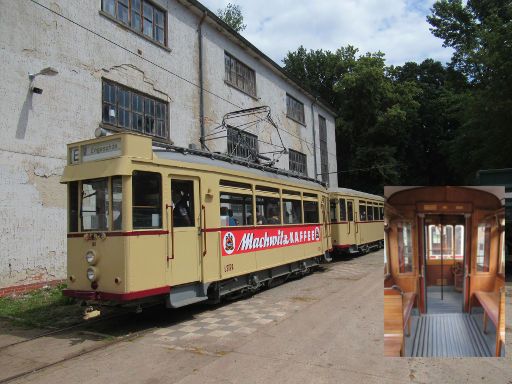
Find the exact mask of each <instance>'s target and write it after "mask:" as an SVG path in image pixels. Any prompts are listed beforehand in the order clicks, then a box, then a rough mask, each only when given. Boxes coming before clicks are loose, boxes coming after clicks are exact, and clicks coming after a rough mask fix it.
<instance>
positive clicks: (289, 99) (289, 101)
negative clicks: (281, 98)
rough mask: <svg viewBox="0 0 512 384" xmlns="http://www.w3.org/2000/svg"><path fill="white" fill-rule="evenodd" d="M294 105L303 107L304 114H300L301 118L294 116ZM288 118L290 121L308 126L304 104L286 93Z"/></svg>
mask: <svg viewBox="0 0 512 384" xmlns="http://www.w3.org/2000/svg"><path fill="white" fill-rule="evenodd" d="M292 103H296V104H298V105H301V106H302V112H301V113H299V115H301V116H297V117H295V116H294V115H293V106H292V105H291V104H292ZM286 117H287V118H289V119H290V120H293V121H295V122H296V123H299V124H301V125H303V126H306V113H305V109H304V103H302V102H301V101H299V100H298V99H296V98H295V97H293V96H292V95H290V94H289V93H286ZM301 117H302V119H301Z"/></svg>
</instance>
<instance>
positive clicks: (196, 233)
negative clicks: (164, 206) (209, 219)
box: [167, 176, 201, 284]
mask: <svg viewBox="0 0 512 384" xmlns="http://www.w3.org/2000/svg"><path fill="white" fill-rule="evenodd" d="M170 184H171V199H172V201H171V202H170V204H169V206H170V207H171V209H169V210H168V212H167V214H168V226H169V240H168V241H169V250H170V252H169V257H170V260H169V265H170V268H171V276H172V282H173V284H184V283H189V282H194V281H198V280H200V278H201V265H200V260H201V258H200V240H201V237H200V233H201V232H200V228H201V221H200V212H201V210H200V208H201V205H200V201H199V180H198V179H197V178H193V177H187V178H185V177H179V178H178V177H172V176H171V177H170Z"/></svg>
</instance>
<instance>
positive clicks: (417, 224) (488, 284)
mask: <svg viewBox="0 0 512 384" xmlns="http://www.w3.org/2000/svg"><path fill="white" fill-rule="evenodd" d="M504 195H505V192H504V188H503V187H386V189H385V197H386V207H385V239H386V247H385V250H386V257H385V279H384V340H385V341H384V346H385V354H386V355H387V356H411V357H464V356H477V357H479V356H482V357H485V356H503V355H504V353H505V351H504V349H505V292H504V286H505V210H504Z"/></svg>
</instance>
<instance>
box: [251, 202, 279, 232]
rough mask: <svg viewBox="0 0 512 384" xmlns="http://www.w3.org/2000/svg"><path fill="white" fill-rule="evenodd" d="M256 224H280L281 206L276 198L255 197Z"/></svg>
mask: <svg viewBox="0 0 512 384" xmlns="http://www.w3.org/2000/svg"><path fill="white" fill-rule="evenodd" d="M256 224H257V225H265V224H281V204H280V200H279V199H278V198H275V197H266V196H256Z"/></svg>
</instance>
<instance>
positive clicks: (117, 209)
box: [112, 176, 123, 231]
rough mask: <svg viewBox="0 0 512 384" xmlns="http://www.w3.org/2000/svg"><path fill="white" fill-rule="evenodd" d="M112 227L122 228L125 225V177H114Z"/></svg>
mask: <svg viewBox="0 0 512 384" xmlns="http://www.w3.org/2000/svg"><path fill="white" fill-rule="evenodd" d="M112 221H113V223H112V229H113V230H114V231H118V230H121V229H122V227H123V178H122V177H121V176H115V177H113V178H112Z"/></svg>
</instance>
